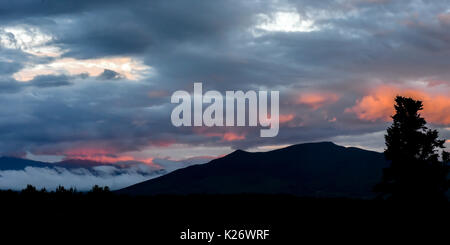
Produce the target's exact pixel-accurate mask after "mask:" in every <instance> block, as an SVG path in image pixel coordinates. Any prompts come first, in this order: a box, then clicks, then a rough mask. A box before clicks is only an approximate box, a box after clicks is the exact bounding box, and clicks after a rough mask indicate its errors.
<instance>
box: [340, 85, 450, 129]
mask: <svg viewBox="0 0 450 245" xmlns="http://www.w3.org/2000/svg"><path fill="white" fill-rule="evenodd" d="M448 94H449V93H448V92H443V91H441V92H427V91H423V90H416V89H405V88H399V87H396V86H388V85H383V86H380V87H378V88H376V89H375V90H374V91H373V92H371V93H369V94H368V95H366V96H364V97H363V98H361V99H360V100H358V101H357V102H356V104H355V105H354V106H353V107H351V108H348V109H347V110H346V111H347V112H350V113H355V114H356V115H357V116H358V118H359V119H361V120H367V121H376V120H384V121H391V116H392V115H394V113H395V110H394V105H393V101H394V99H395V97H396V96H397V95H401V96H405V97H412V98H414V99H417V100H421V101H423V104H424V110H423V112H422V113H421V114H422V115H423V116H424V117H425V118H426V120H427V121H428V122H431V123H435V124H441V125H449V124H450V96H448Z"/></svg>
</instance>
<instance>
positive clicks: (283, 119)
mask: <svg viewBox="0 0 450 245" xmlns="http://www.w3.org/2000/svg"><path fill="white" fill-rule="evenodd" d="M294 118H295V115H294V114H280V116H279V120H280V123H287V122H290V121H292V120H294Z"/></svg>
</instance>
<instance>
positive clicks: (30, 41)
mask: <svg viewBox="0 0 450 245" xmlns="http://www.w3.org/2000/svg"><path fill="white" fill-rule="evenodd" d="M53 39H54V38H53V37H52V36H50V35H48V34H46V33H43V32H42V31H41V30H39V29H38V28H35V27H28V26H14V27H4V28H1V27H0V46H1V47H4V48H8V49H20V50H22V51H24V52H26V53H29V54H32V55H36V56H49V57H58V56H60V55H61V54H62V51H61V49H60V48H58V47H56V46H51V45H48V43H49V42H51V41H52V40H53Z"/></svg>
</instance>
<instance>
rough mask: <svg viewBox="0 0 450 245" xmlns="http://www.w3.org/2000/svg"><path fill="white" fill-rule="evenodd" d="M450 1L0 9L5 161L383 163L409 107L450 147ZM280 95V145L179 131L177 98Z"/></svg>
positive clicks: (21, 4) (137, 0) (100, 1)
mask: <svg viewBox="0 0 450 245" xmlns="http://www.w3.org/2000/svg"><path fill="white" fill-rule="evenodd" d="M449 67H450V5H449V4H448V1H440V0H433V1H431V0H430V1H426V0H422V1H394V0H339V1H329V0H324V1H316V0H304V1H288V0H286V1H283V0H273V1H270V0H268V1H253V0H249V1H220V2H219V1H208V0H203V1H182V0H179V1H178V0H173V1H163V0H161V1H160V0H152V1H146V0H130V1H118V0H108V1H107V0H89V1H88V0H67V1H57V0H25V1H1V2H0V155H5V156H17V157H26V158H30V159H36V160H44V161H50V162H51V161H59V160H62V159H85V160H94V161H101V162H105V163H117V162H129V161H136V162H141V163H145V164H148V165H155V166H157V165H158V161H159V162H161V161H163V160H165V161H174V162H175V161H180V160H183V159H194V158H196V159H211V158H214V157H218V156H222V155H224V154H228V153H230V152H232V151H233V150H235V149H245V150H250V151H265V150H271V149H276V148H279V147H283V146H286V145H290V144H296V143H303V142H317V141H333V142H335V143H338V144H341V145H345V146H357V147H362V148H365V149H370V150H376V151H382V150H383V149H384V138H383V137H384V136H383V135H384V131H385V130H386V128H387V127H388V126H389V124H390V122H391V119H390V115H392V114H393V99H394V97H395V96H396V95H404V96H410V97H413V98H416V99H420V100H422V101H423V102H424V111H423V113H422V115H423V116H424V117H425V118H426V120H427V121H428V122H429V123H430V126H431V127H433V128H436V129H438V130H439V131H440V135H441V137H442V138H450V69H449ZM194 82H202V83H203V87H204V90H205V91H206V90H218V91H221V92H224V91H227V90H242V91H247V90H255V91H259V90H277V91H280V114H281V115H280V131H279V134H278V136H277V137H273V138H261V137H259V131H260V128H250V127H174V126H173V125H172V123H171V121H170V113H171V111H172V109H173V108H174V107H175V105H174V104H172V103H170V97H171V95H172V93H173V92H175V91H177V90H186V91H192V90H193V83H194ZM447 145H448V144H447Z"/></svg>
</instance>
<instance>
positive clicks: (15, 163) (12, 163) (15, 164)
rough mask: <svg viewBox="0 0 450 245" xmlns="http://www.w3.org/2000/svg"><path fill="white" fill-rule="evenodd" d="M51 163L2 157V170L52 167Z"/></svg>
mask: <svg viewBox="0 0 450 245" xmlns="http://www.w3.org/2000/svg"><path fill="white" fill-rule="evenodd" d="M52 166H53V165H52V164H51V163H46V162H39V161H33V160H28V159H22V158H16V157H0V170H23V169H25V168H26V167H35V168H45V167H47V168H50V167H52Z"/></svg>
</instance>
